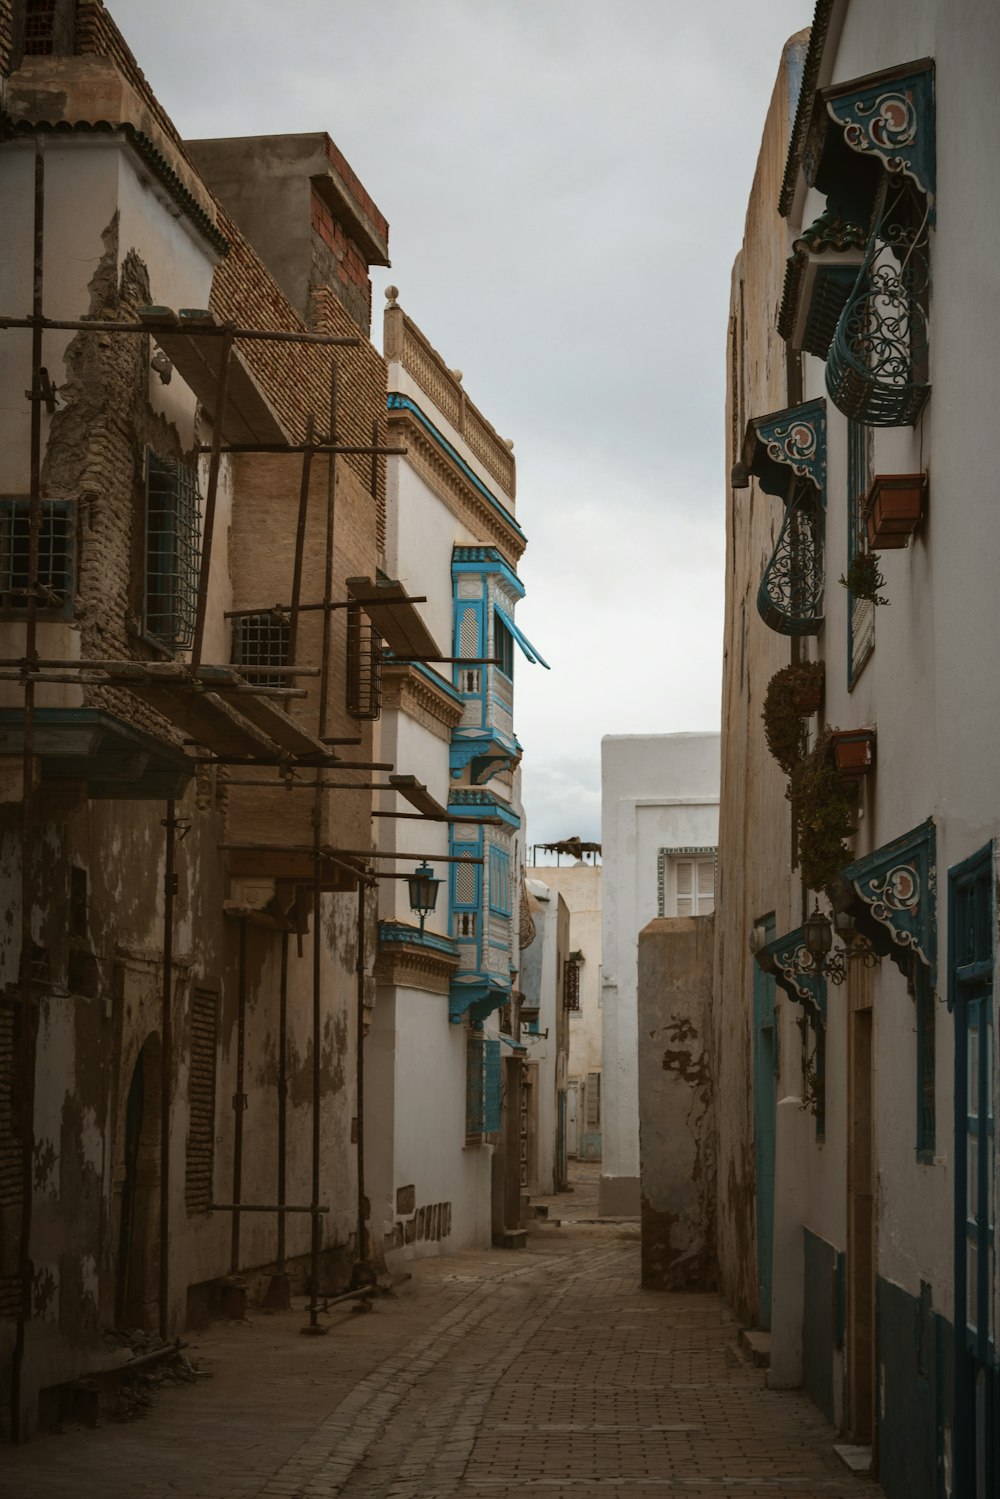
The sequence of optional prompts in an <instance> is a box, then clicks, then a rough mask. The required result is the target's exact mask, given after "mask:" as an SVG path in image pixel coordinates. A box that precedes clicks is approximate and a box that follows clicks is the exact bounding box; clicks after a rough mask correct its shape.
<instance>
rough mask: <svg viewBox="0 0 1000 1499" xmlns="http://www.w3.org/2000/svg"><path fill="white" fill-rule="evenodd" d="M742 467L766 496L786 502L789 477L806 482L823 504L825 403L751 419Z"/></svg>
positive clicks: (744, 444)
mask: <svg viewBox="0 0 1000 1499" xmlns="http://www.w3.org/2000/svg"><path fill="white" fill-rule="evenodd" d="M743 463H744V466H745V467H746V469H747V471H748V473H751V474H754V475H756V477H757V479H758V480H759V481H760V487H761V489H763V490H764V491H765V493H767V494H773V495H777V496H778V498H779V499H782V500H784V499H787V497H788V493H789V487H790V473H791V474H793V475H795V476H796V477H797V478H800V479H808V480H809V481H810V482H811V483H812V485H813V486H814V488H815V489H816V491H817V493H818V494H819V496H820V501H821V503H822V504H823V505H824V506H825V504H826V402H825V401H824V400H823V399H822V398H820V399H818V400H814V401H805V402H803V404H802V405H801V406H790V407H789V408H788V409H787V410H785V411H774V412H772V413H771V414H770V415H769V416H758V417H754V418H753V420H752V421H751V422H750V423H749V425H748V426H747V432H746V438H745V439H744V443H743Z"/></svg>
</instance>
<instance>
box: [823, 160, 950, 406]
mask: <svg viewBox="0 0 1000 1499" xmlns="http://www.w3.org/2000/svg"><path fill="white" fill-rule="evenodd" d="M928 212H929V210H928V209H927V207H926V205H925V206H923V207H921V204H920V202H919V200H918V199H917V198H916V196H915V194H914V192H913V189H912V188H911V187H910V186H909V185H908V184H906V183H904V184H902V185H901V186H899V187H898V188H896V189H895V190H894V191H892V192H887V193H886V195H885V198H884V200H883V205H882V209H881V212H880V213H879V216H878V219H877V221H876V225H875V229H874V230H873V232H872V236H871V239H870V240H869V242H868V250H867V253H866V255H865V260H864V264H863V265H862V267H861V273H860V275H859V276H858V280H857V282H856V284H855V287H854V290H853V291H852V292H851V295H850V297H849V298H848V301H847V305H846V306H845V308H844V310H843V312H842V313H841V315H840V321H839V322H838V324H837V328H836V331H835V332H834V335H833V342H832V343H831V345H830V352H829V356H828V358H827V365H826V388H827V391H828V392H829V395H830V399H831V400H832V402H833V404H834V405H835V406H836V407H837V409H838V410H839V411H842V412H843V413H844V415H845V416H848V417H851V418H853V420H855V421H859V422H864V423H865V425H866V426H871V427H901V426H906V425H907V424H912V423H913V422H915V421H916V419H917V417H918V416H919V414H920V410H921V408H922V406H923V404H924V401H925V400H926V398H927V393H928V391H929V389H930V386H929V385H928V383H927V378H926V372H927V297H928V290H929V282H930V263H929V254H928V252H929V242H928V227H927V226H928Z"/></svg>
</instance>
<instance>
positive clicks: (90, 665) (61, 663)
mask: <svg viewBox="0 0 1000 1499" xmlns="http://www.w3.org/2000/svg"><path fill="white" fill-rule="evenodd" d="M241 613H242V614H266V613H267V610H266V609H244V610H237V611H236V612H235V613H234V612H230V613H228V614H226V616H225V618H226V619H235V618H236V617H237V615H239V614H241ZM0 665H3V666H23V665H24V659H23V657H0ZM35 665H36V666H37V667H42V668H48V667H55V668H66V669H69V668H70V667H74V666H78V667H80V668H81V670H84V671H111V670H112V669H117V668H118V667H120V666H126V667H129V666H131V667H134V668H135V669H136V671H144V670H145V668H146V662H145V661H135V660H132V659H127V660H124V661H123V660H117V661H90V660H86V661H70V660H68V659H65V658H64V659H61V660H60V659H56V658H55V657H51V658H50V657H45V658H43V657H39V658H38V660H36V662H35ZM226 669H227V671H229V670H231V671H237V670H238V671H239V673H240V676H245V675H246V674H247V673H248V672H252V673H253V674H254V675H256V674H257V673H266V674H267V675H268V676H292V675H293V674H294V675H295V676H297V677H318V676H319V667H318V666H303V667H300V668H299V670H298V671H296V669H295V667H293V666H251V665H249V664H247V665H241V666H239V667H231V666H227V668H226ZM150 680H151V681H153V682H157V683H160V682H165V684H166V685H169V683H170V681H171V679H170V678H166V679H164V678H163V677H159V676H157V675H156V673H155V672H153V673H151V674H150ZM174 680H175V681H176V680H177V679H174ZM199 681H200V682H202V683H203V685H204V686H206V687H211V689H212V691H213V692H219V691H220V690H221V691H222V692H225V691H227V690H229V691H232V690H233V688H234V687H236V688H237V689H241V690H242V689H245V688H246V687H248V686H251V684H250V683H248V682H237V683H229V682H213V681H211V680H206V679H205V678H204V677H199ZM252 690H253V691H254V692H267V691H268V690H269V689H267V688H264V687H254V688H253V689H252ZM270 690H271V691H274V692H282V693H284V692H290V691H293V690H294V689H292V688H285V687H276V688H273V689H270ZM352 742H353V741H352Z"/></svg>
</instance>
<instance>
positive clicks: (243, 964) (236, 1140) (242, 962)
mask: <svg viewBox="0 0 1000 1499" xmlns="http://www.w3.org/2000/svg"><path fill="white" fill-rule="evenodd" d="M237 1005H238V1015H237V1020H236V1092H235V1093H234V1094H233V1110H234V1112H235V1114H236V1121H235V1127H234V1130H233V1223H232V1230H231V1233H230V1239H229V1273H230V1275H236V1274H238V1273H239V1268H240V1203H241V1200H242V1196H243V1111H244V1109H245V1108H246V1103H247V1101H246V1094H245V1092H244V1091H243V1083H244V1067H245V1062H246V1029H247V923H246V917H245V916H244V917H241V919H240V955H239V976H238V991H237ZM282 1216H284V1215H283V1214H282Z"/></svg>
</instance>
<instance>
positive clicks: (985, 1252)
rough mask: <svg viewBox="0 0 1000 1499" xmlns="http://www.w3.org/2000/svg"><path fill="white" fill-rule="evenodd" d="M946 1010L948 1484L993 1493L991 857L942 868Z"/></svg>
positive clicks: (997, 1469) (997, 1404)
mask: <svg viewBox="0 0 1000 1499" xmlns="http://www.w3.org/2000/svg"><path fill="white" fill-rule="evenodd" d="M949 884H950V891H949V894H950V920H949V959H950V963H949V966H950V975H949V978H950V988H951V1000H952V1004H953V1007H954V1012H955V1147H956V1148H955V1156H956V1170H955V1331H956V1340H957V1348H956V1368H955V1412H954V1447H955V1478H956V1487H955V1492H956V1493H961V1494H968V1495H969V1496H970V1499H986V1496H990V1499H992V1496H994V1495H995V1492H996V1489H995V1485H996V1483H997V1482H998V1481H1000V1463H998V1451H997V1448H998V1442H1000V1437H998V1431H997V1426H998V1417H1000V1398H998V1396H1000V1387H998V1378H997V1346H996V1327H995V1311H994V1290H993V1288H994V1283H995V1282H994V1276H995V1258H996V1256H995V1242H994V1241H995V1233H996V1230H995V1216H996V1215H995V1200H994V1199H995V1194H994V1180H995V1168H996V1146H995V1123H994V1109H993V1068H994V1057H995V1052H994V1025H993V907H994V901H993V857H992V846H987V847H986V848H985V849H982V850H981V851H980V852H979V853H978V854H976V855H975V856H974V857H973V858H972V859H968V860H966V862H965V863H964V864H960V865H958V866H957V868H955V869H953V870H951V871H950V873H949Z"/></svg>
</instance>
